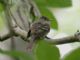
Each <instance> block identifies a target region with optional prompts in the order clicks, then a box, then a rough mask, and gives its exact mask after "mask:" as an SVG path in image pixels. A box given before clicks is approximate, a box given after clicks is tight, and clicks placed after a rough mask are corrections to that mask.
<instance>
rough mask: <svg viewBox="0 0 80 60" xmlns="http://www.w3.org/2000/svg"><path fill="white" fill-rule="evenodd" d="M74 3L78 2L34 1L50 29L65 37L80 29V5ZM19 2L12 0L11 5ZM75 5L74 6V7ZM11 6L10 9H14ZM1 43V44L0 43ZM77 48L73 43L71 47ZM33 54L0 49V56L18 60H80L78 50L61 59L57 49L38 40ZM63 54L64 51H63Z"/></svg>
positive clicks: (0, 2) (0, 26) (0, 6)
mask: <svg viewBox="0 0 80 60" xmlns="http://www.w3.org/2000/svg"><path fill="white" fill-rule="evenodd" d="M12 1H13V0H12ZM75 1H77V2H80V1H79V0H34V2H35V3H36V5H37V6H38V8H39V10H40V13H41V14H42V15H44V16H47V17H48V18H49V19H50V21H51V29H52V30H57V31H58V32H59V33H61V32H63V33H65V34H67V35H72V34H74V33H75V32H76V31H77V30H78V29H79V27H80V23H79V22H80V17H79V16H80V8H79V7H80V5H79V7H78V5H77V6H76V5H75V4H74V3H75ZM18 2H19V0H17V1H16V0H14V1H13V3H14V4H16V3H18ZM74 5H75V6H74ZM14 6H15V5H13V6H12V7H14ZM4 7H5V3H4V0H0V31H1V32H2V31H4V29H5V28H6V25H5V20H4V17H3V16H4V15H3V14H4ZM1 43H2V42H1ZM74 45H76V46H75V47H77V46H79V45H80V44H78V43H74V44H72V46H73V47H74ZM33 52H34V54H33V55H29V54H28V53H25V52H24V51H16V49H14V50H11V51H6V50H2V49H0V53H1V54H6V55H9V56H12V57H16V58H19V60H80V54H79V52H80V48H78V49H75V50H73V51H72V52H71V53H68V54H66V55H65V56H64V57H63V58H61V53H60V50H59V48H58V47H56V46H53V45H51V44H49V43H47V42H45V41H44V40H40V41H39V42H38V43H37V44H36V46H35V47H34V49H33ZM63 52H65V51H63Z"/></svg>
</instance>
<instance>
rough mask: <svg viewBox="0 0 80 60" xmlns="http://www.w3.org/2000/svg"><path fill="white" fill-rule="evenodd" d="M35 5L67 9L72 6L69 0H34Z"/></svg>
mask: <svg viewBox="0 0 80 60" xmlns="http://www.w3.org/2000/svg"><path fill="white" fill-rule="evenodd" d="M34 1H35V2H36V4H38V5H41V6H45V7H46V6H49V7H69V6H71V5H72V1H71V0H34Z"/></svg>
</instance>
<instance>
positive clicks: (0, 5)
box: [0, 4, 4, 12]
mask: <svg viewBox="0 0 80 60" xmlns="http://www.w3.org/2000/svg"><path fill="white" fill-rule="evenodd" d="M3 10H4V9H3V5H2V4H0V12H2V11H3Z"/></svg>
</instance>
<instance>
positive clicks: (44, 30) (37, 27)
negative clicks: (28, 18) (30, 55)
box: [27, 16, 50, 49]
mask: <svg viewBox="0 0 80 60" xmlns="http://www.w3.org/2000/svg"><path fill="white" fill-rule="evenodd" d="M49 31H50V20H49V19H48V18H47V17H45V16H42V17H40V18H39V20H38V21H35V22H33V24H32V25H31V27H30V37H29V44H28V46H27V49H32V46H33V44H34V42H35V41H36V40H37V39H39V38H44V37H45V36H46V35H47V34H48V32H49Z"/></svg>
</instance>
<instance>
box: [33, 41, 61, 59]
mask: <svg viewBox="0 0 80 60" xmlns="http://www.w3.org/2000/svg"><path fill="white" fill-rule="evenodd" d="M34 49H35V59H36V60H59V58H60V54H59V50H58V48H57V47H56V46H52V45H50V44H49V43H47V42H45V41H43V40H40V41H39V42H38V43H37V47H36V48H34Z"/></svg>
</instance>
